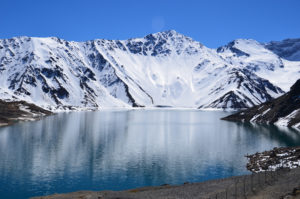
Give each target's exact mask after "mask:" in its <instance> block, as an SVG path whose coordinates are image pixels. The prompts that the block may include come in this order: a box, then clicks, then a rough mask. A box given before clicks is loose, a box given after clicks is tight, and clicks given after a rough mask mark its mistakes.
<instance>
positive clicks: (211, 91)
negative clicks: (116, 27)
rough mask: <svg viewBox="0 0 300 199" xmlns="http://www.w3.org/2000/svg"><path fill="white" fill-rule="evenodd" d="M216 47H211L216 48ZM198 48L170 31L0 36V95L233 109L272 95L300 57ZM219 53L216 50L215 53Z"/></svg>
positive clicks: (54, 102) (237, 43)
mask: <svg viewBox="0 0 300 199" xmlns="http://www.w3.org/2000/svg"><path fill="white" fill-rule="evenodd" d="M218 49H219V50H218ZM218 49H210V48H207V47H205V46H204V45H203V44H201V43H200V42H198V41H195V40H193V39H192V38H190V37H187V36H185V35H183V34H180V33H177V32H176V31H174V30H169V31H164V32H159V33H153V34H149V35H146V36H145V37H143V38H132V39H128V40H105V39H96V40H89V41H86V42H75V41H66V40H63V39H60V38H57V37H47V38H42V37H26V36H25V37H14V38H11V39H1V40H0V77H2V80H1V81H0V88H1V89H0V98H1V99H9V100H11V99H17V100H25V101H28V102H31V103H35V104H37V105H39V106H42V107H43V108H48V109H51V110H54V109H60V108H61V109H65V107H70V106H73V107H78V108H83V107H87V108H100V107H102V108H103V107H104V108H105V107H127V108H128V107H131V106H137V107H138V106H142V107H155V106H172V107H187V108H216V109H239V108H247V107H251V106H253V105H257V104H260V103H263V102H265V101H268V100H271V99H273V98H275V97H278V96H280V95H282V94H283V93H284V91H287V87H289V86H291V85H290V84H291V83H290V82H289V81H287V80H285V79H280V80H278V77H279V76H282V75H284V76H286V77H288V79H291V80H293V79H296V78H297V73H296V74H295V71H296V72H298V71H300V62H298V61H289V60H285V59H283V58H281V57H279V56H278V55H277V54H275V53H273V52H272V51H270V50H269V49H267V48H266V47H265V44H261V43H259V42H257V41H255V40H242V39H239V40H234V41H233V42H230V43H229V44H227V45H225V46H223V47H220V48H218ZM218 51H219V52H218Z"/></svg>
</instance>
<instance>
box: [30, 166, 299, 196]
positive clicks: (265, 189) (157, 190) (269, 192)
mask: <svg viewBox="0 0 300 199" xmlns="http://www.w3.org/2000/svg"><path fill="white" fill-rule="evenodd" d="M299 190H300V168H296V169H292V170H288V169H284V170H278V171H274V172H265V173H257V174H251V175H245V176H237V177H231V178H226V179H220V180H212V181H206V182H201V183H186V184H183V185H173V186H170V185H162V186H156V187H144V188H137V189H131V190H125V191H79V192H74V193H68V194H54V195H50V196H44V197H35V198H33V199H69V198H72V199H117V198H118V199H136V198H149V199H150V198H153V199H165V198H169V199H171V198H172V199H194V198H206V199H207V198H218V199H220V198H224V199H225V198H227V199H230V198H253V199H260V198H264V199H275V198H300V191H299Z"/></svg>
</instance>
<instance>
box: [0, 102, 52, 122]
mask: <svg viewBox="0 0 300 199" xmlns="http://www.w3.org/2000/svg"><path fill="white" fill-rule="evenodd" d="M50 114H52V113H51V112H50V111H47V110H45V109H42V108H40V107H38V106H36V105H34V104H29V103H27V102H24V101H15V102H5V101H3V100H0V126H4V125H9V124H12V123H14V122H16V121H20V120H24V121H26V120H36V119H39V118H41V117H43V116H46V115H50Z"/></svg>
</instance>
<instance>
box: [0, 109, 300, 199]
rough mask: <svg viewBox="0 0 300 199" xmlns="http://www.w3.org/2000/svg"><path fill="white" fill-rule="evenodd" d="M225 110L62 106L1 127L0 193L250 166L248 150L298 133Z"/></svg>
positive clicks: (293, 140) (205, 176) (137, 182)
mask: <svg viewBox="0 0 300 199" xmlns="http://www.w3.org/2000/svg"><path fill="white" fill-rule="evenodd" d="M228 114H230V113H229V112H222V111H195V110H165V109H161V110H130V111H97V112H74V113H60V114H57V115H53V116H50V117H46V118H44V119H42V120H40V121H35V122H22V123H18V124H15V125H12V126H8V127H1V128H0V198H9V199H15V198H18V199H19V198H21V199H22V198H28V197H32V196H40V195H48V194H53V193H65V192H73V191H78V190H123V189H130V188H136V187H141V186H149V185H161V184H182V183H184V182H187V181H188V182H200V181H205V180H209V179H217V178H225V177H230V176H235V175H241V174H247V173H248V171H247V170H246V168H245V164H246V161H247V160H246V158H245V157H244V155H246V154H250V153H255V152H257V151H263V150H267V149H271V148H273V147H276V146H294V145H300V133H298V132H297V131H295V130H293V129H279V128H278V127H275V126H267V125H252V124H249V123H234V122H227V121H222V120H220V118H221V117H224V116H226V115H228Z"/></svg>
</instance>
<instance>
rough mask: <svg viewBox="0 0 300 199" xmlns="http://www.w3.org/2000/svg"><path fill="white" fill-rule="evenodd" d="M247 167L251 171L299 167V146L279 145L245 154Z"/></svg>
mask: <svg viewBox="0 0 300 199" xmlns="http://www.w3.org/2000/svg"><path fill="white" fill-rule="evenodd" d="M246 157H247V158H248V159H249V162H248V163H247V169H248V170H249V171H251V172H254V173H256V172H262V171H275V170H277V169H283V168H288V169H293V168H297V167H300V146H297V147H280V148H276V147H275V148H274V149H272V150H269V151H264V152H261V153H255V154H252V155H247V156H246Z"/></svg>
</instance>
